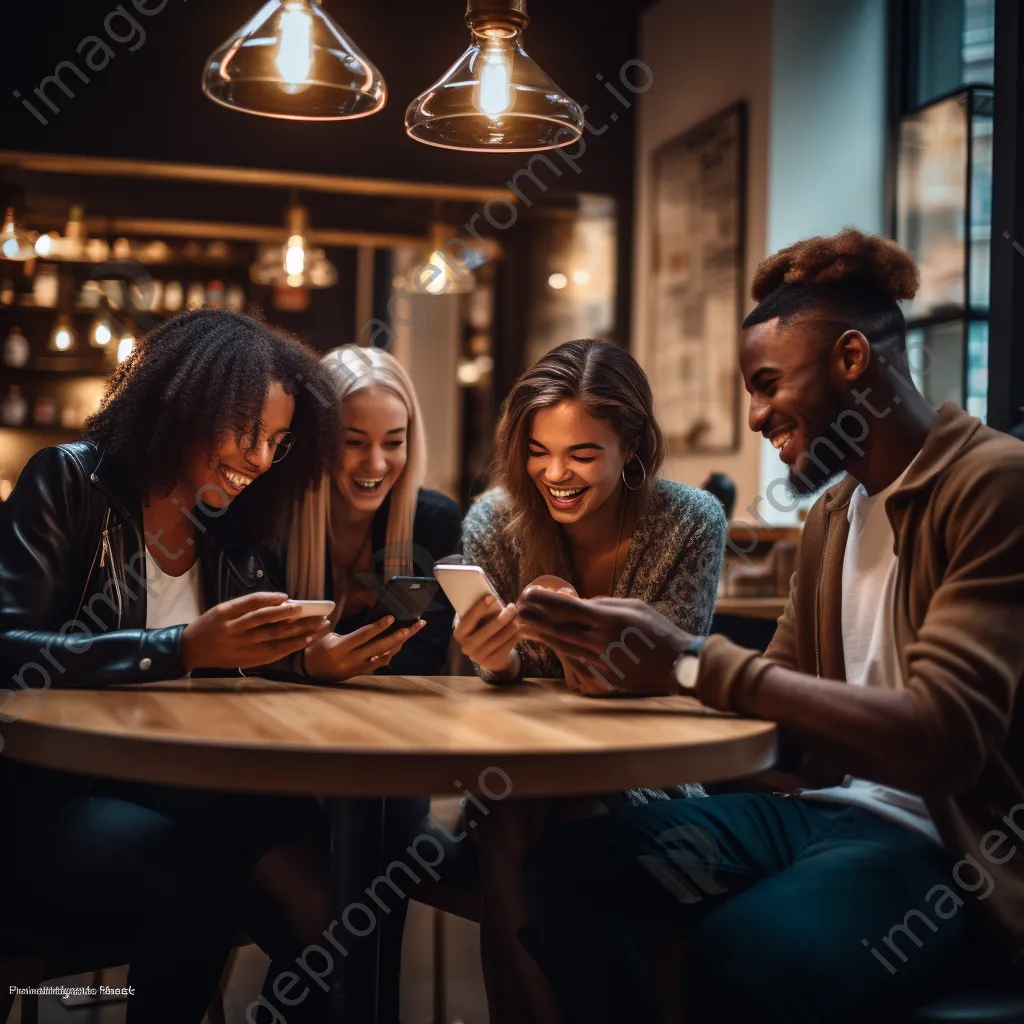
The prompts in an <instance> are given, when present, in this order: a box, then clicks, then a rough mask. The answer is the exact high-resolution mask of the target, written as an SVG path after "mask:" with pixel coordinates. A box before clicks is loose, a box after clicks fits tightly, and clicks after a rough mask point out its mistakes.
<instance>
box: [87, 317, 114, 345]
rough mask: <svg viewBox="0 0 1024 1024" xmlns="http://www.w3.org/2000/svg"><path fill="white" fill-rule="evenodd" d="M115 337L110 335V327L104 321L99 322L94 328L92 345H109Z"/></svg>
mask: <svg viewBox="0 0 1024 1024" xmlns="http://www.w3.org/2000/svg"><path fill="white" fill-rule="evenodd" d="M111 337H113V335H111V333H110V326H109V325H108V324H107V323H105V322H104V321H102V320H97V321H96V323H95V324H93V328H92V343H93V344H94V345H99V346H103V345H107V344H109V343H110V339H111Z"/></svg>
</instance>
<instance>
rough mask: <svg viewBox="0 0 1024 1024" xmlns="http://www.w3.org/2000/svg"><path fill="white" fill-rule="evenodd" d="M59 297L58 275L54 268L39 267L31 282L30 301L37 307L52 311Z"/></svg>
mask: <svg viewBox="0 0 1024 1024" xmlns="http://www.w3.org/2000/svg"><path fill="white" fill-rule="evenodd" d="M59 296H60V275H59V274H58V273H57V268H56V267H52V266H51V267H40V268H39V269H38V270H37V271H36V276H35V280H34V281H33V282H32V301H33V302H34V304H35V305H37V306H43V307H44V308H48V309H53V308H54V307H55V306H56V305H57V299H58V298H59Z"/></svg>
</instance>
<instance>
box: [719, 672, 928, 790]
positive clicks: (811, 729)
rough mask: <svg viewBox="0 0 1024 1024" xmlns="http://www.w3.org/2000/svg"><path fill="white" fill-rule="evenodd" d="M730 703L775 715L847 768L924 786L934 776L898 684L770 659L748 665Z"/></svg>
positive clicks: (916, 719)
mask: <svg viewBox="0 0 1024 1024" xmlns="http://www.w3.org/2000/svg"><path fill="white" fill-rule="evenodd" d="M732 710H733V711H736V712H737V713H738V714H742V715H750V716H752V717H755V718H764V719H768V720H770V721H773V722H776V723H778V724H779V725H780V726H783V727H784V728H785V729H787V731H789V732H790V733H791V734H792V735H793V736H794V738H796V739H797V740H798V741H799V742H800V743H802V744H803V745H805V746H806V747H807V748H808V749H810V750H815V749H819V750H821V751H822V752H824V753H826V754H827V755H828V757H829V759H830V760H831V761H832V762H833V763H834V764H835V765H836V766H838V767H840V769H841V770H842V771H844V772H845V773H847V774H850V775H855V776H858V777H861V778H866V779H870V780H872V781H874V782H880V783H884V784H886V785H890V786H895V787H897V788H899V789H905V790H907V791H908V792H911V793H919V794H920V793H923V792H924V791H925V790H926V789H927V788H928V786H929V784H930V781H931V780H932V779H934V778H935V775H936V772H935V769H934V766H932V764H931V757H932V756H933V755H932V751H931V750H930V747H929V744H928V740H927V735H926V732H925V729H924V725H923V723H922V721H921V718H920V716H919V715H918V714H917V710H916V707H915V704H914V701H913V698H912V697H911V696H910V694H909V693H907V692H906V691H905V690H877V689H872V688H865V687H859V686H850V685H848V684H846V683H841V682H835V681H833V680H828V679H817V678H815V677H814V676H809V675H804V674H803V673H801V672H794V671H792V670H790V669H787V668H782V667H781V666H779V665H773V666H771V667H769V668H767V669H764V670H763V671H761V672H760V674H757V672H756V670H755V666H753V665H752V666H748V668H747V669H746V670H745V672H744V673H743V676H741V677H740V678H739V679H738V680H737V683H736V686H735V687H734V689H733V691H732Z"/></svg>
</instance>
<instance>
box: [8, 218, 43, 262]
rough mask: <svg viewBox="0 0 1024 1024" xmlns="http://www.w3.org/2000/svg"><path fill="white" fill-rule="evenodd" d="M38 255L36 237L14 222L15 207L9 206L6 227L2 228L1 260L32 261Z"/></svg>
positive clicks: (33, 233)
mask: <svg viewBox="0 0 1024 1024" xmlns="http://www.w3.org/2000/svg"><path fill="white" fill-rule="evenodd" d="M35 255H36V236H35V232H33V231H24V230H22V229H21V228H19V227H18V225H17V224H16V223H15V220H14V207H13V206H8V207H7V213H6V214H5V215H4V225H3V227H2V228H0V258H2V259H5V260H18V261H19V262H20V261H23V260H30V259H32V258H33V257H34V256H35Z"/></svg>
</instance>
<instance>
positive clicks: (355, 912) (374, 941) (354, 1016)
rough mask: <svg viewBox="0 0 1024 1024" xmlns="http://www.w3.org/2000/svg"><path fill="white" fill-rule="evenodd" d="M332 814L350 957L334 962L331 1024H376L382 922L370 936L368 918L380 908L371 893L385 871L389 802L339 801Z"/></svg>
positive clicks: (337, 922)
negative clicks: (385, 815) (384, 855)
mask: <svg viewBox="0 0 1024 1024" xmlns="http://www.w3.org/2000/svg"><path fill="white" fill-rule="evenodd" d="M327 813H328V815H329V817H330V821H331V878H332V891H331V917H332V920H333V921H334V925H333V932H334V935H335V936H336V937H337V938H338V941H339V942H340V943H341V944H342V946H343V947H344V948H345V949H346V950H347V953H348V955H347V956H341V955H338V956H337V957H336V958H335V968H334V971H333V973H332V978H333V981H332V983H331V994H330V999H329V1000H328V1004H329V1008H328V1024H376V1021H377V961H378V955H379V950H380V923H379V921H377V922H376V923H375V924H374V926H373V927H372V929H371V930H370V931H369V932H368V933H367V928H369V927H370V918H369V917H368V913H372V912H373V911H374V910H376V909H378V908H377V907H376V905H375V904H374V903H373V901H372V900H371V899H370V898H369V897H368V896H367V894H366V890H367V888H368V887H369V885H370V883H371V882H372V881H373V880H374V879H375V878H376V877H377V876H378V875H379V874H380V873H381V868H382V867H383V832H384V801H383V800H382V799H348V798H334V799H331V800H328V801H327ZM356 904H360V905H361V907H362V908H368V911H364V910H362V909H361V908H360V907H357V906H356ZM346 911H348V913H346Z"/></svg>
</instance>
